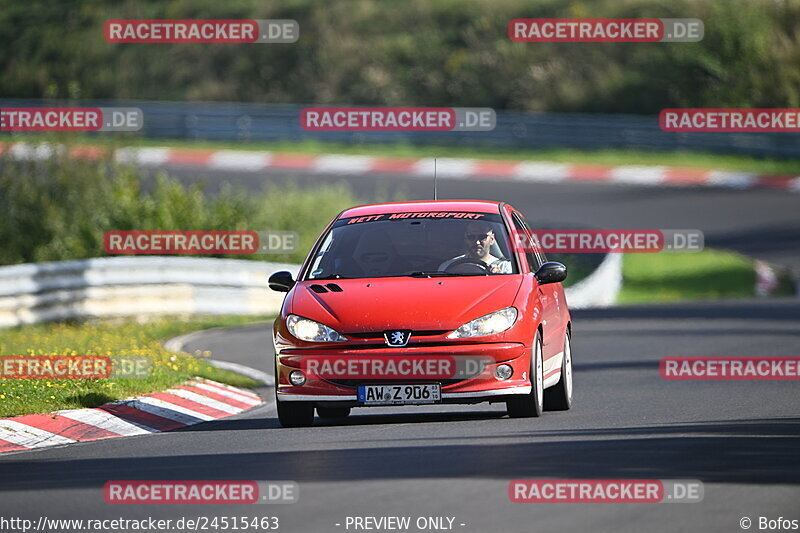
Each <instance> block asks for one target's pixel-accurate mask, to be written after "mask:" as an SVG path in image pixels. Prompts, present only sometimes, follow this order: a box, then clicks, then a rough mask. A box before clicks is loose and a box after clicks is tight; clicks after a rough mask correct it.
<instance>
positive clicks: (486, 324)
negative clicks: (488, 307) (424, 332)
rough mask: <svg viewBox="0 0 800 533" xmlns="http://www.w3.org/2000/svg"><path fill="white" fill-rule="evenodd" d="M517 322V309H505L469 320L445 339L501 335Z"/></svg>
mask: <svg viewBox="0 0 800 533" xmlns="http://www.w3.org/2000/svg"><path fill="white" fill-rule="evenodd" d="M516 320H517V309H516V308H514V307H506V308H505V309H501V310H499V311H495V312H494V313H489V314H488V315H484V316H482V317H480V318H476V319H475V320H471V321H469V322H467V323H466V324H464V325H463V326H461V327H460V328H458V329H457V330H455V331H454V332H453V333H451V334H450V335H448V336H447V337H448V338H450V339H463V338H465V337H483V336H484V335H494V334H495V333H502V332H503V331H505V330H507V329H508V328H510V327H511V326H513V325H514V322H515V321H516Z"/></svg>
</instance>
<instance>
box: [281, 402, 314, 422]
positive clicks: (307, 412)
mask: <svg viewBox="0 0 800 533" xmlns="http://www.w3.org/2000/svg"><path fill="white" fill-rule="evenodd" d="M278 420H279V421H280V423H281V425H282V426H283V427H285V428H302V427H309V426H311V425H312V424H313V423H314V404H312V403H309V402H278Z"/></svg>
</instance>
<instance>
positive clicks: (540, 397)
mask: <svg viewBox="0 0 800 533" xmlns="http://www.w3.org/2000/svg"><path fill="white" fill-rule="evenodd" d="M543 365H544V363H543V359H542V337H541V335H540V334H539V332H538V331H537V332H536V338H535V339H534V340H533V353H532V354H531V370H530V376H531V392H530V393H528V394H526V395H524V396H520V397H518V398H512V399H510V400H507V401H506V410H507V412H508V416H510V417H511V418H530V417H536V416H541V414H542V411H543V410H544V368H543Z"/></svg>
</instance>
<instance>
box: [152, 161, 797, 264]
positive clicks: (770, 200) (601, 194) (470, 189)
mask: <svg viewBox="0 0 800 533" xmlns="http://www.w3.org/2000/svg"><path fill="white" fill-rule="evenodd" d="M166 170H167V171H168V172H169V173H170V174H171V175H172V176H174V177H177V178H179V179H180V180H181V181H183V182H185V183H193V182H197V181H200V180H203V181H204V182H205V184H206V189H207V190H208V191H210V192H212V193H213V192H215V191H217V190H219V188H220V187H221V185H222V184H224V183H231V184H234V185H235V186H242V187H245V188H247V189H248V190H250V191H259V190H261V189H262V188H264V186H266V185H268V184H274V183H293V184H296V185H298V186H299V187H304V188H313V187H315V186H319V185H320V184H324V183H337V182H344V183H347V184H348V185H350V186H351V188H352V189H353V190H354V191H355V192H356V194H357V195H358V196H359V199H360V200H361V201H363V202H365V203H366V202H374V201H392V200H394V199H395V198H397V195H402V197H401V198H402V199H407V200H430V199H432V198H433V180H432V179H425V178H420V177H409V176H403V175H391V174H370V175H346V174H319V173H311V172H301V171H296V170H292V171H281V170H277V169H268V170H261V171H252V172H244V171H242V172H231V171H219V170H214V169H199V170H198V169H192V168H188V167H177V166H173V167H166ZM437 182H438V197H439V198H440V199H481V200H495V201H505V202H509V203H511V204H512V205H513V206H514V207H516V208H517V209H519V210H520V211H522V212H523V213H524V214H525V215H526V217H527V218H528V220H529V221H531V222H532V223H535V222H537V221H541V222H547V223H548V224H550V227H553V224H556V223H564V224H572V225H575V224H577V225H586V226H587V227H597V228H605V229H699V230H702V231H703V232H704V233H705V241H706V246H708V247H714V248H720V249H729V250H734V251H738V252H741V253H744V254H746V255H748V256H751V257H755V258H758V259H764V260H766V261H770V262H773V263H776V264H779V265H785V266H788V267H790V268H791V269H792V270H793V272H794V274H795V278H800V194H797V193H790V192H787V191H781V190H775V189H752V190H736V189H724V188H713V187H709V188H689V187H663V186H662V187H659V186H656V187H647V186H635V185H621V184H610V183H592V182H584V183H576V182H571V183H531V182H522V181H511V180H503V179H491V178H485V179H446V178H439V179H438V180H437ZM569 227H572V226H569ZM265 229H269V228H265ZM320 229H322V228H320Z"/></svg>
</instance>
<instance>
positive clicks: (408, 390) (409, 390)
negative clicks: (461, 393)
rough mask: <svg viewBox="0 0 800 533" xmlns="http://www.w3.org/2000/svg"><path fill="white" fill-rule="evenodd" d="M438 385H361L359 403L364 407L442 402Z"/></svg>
mask: <svg viewBox="0 0 800 533" xmlns="http://www.w3.org/2000/svg"><path fill="white" fill-rule="evenodd" d="M441 399H442V393H441V387H440V385H439V384H438V383H430V384H424V385H361V386H359V387H358V401H359V402H361V403H363V404H364V405H413V404H421V403H436V402H439V401H441Z"/></svg>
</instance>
